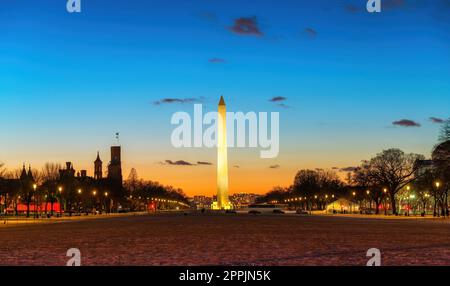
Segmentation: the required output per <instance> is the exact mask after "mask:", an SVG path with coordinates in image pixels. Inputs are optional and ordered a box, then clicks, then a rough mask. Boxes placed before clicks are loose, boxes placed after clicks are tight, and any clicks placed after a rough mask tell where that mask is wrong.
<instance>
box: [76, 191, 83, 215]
mask: <svg viewBox="0 0 450 286" xmlns="http://www.w3.org/2000/svg"><path fill="white" fill-rule="evenodd" d="M82 193H83V190H82V189H78V204H77V212H78V214H80V205H81V194H82Z"/></svg>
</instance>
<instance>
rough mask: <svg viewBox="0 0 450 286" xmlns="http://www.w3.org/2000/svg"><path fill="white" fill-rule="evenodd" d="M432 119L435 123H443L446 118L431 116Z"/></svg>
mask: <svg viewBox="0 0 450 286" xmlns="http://www.w3.org/2000/svg"><path fill="white" fill-rule="evenodd" d="M430 121H431V122H433V123H438V124H441V123H444V122H445V120H444V119H441V118H437V117H430Z"/></svg>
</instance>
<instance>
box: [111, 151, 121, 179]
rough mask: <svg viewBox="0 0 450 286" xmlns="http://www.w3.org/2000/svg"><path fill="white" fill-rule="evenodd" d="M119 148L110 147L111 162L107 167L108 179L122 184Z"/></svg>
mask: <svg viewBox="0 0 450 286" xmlns="http://www.w3.org/2000/svg"><path fill="white" fill-rule="evenodd" d="M120 152H121V149H120V146H112V147H111V162H109V165H108V178H109V179H111V180H115V181H120V182H122V162H121V156H120Z"/></svg>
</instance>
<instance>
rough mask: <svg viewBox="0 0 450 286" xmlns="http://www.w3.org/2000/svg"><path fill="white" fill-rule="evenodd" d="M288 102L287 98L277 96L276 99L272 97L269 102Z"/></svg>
mask: <svg viewBox="0 0 450 286" xmlns="http://www.w3.org/2000/svg"><path fill="white" fill-rule="evenodd" d="M286 100H287V98H286V97H283V96H275V97H272V98H271V99H270V100H269V101H271V102H280V101H286Z"/></svg>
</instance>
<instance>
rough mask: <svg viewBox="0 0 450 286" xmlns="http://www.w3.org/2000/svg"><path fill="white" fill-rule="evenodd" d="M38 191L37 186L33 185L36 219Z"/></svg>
mask: <svg viewBox="0 0 450 286" xmlns="http://www.w3.org/2000/svg"><path fill="white" fill-rule="evenodd" d="M36 189H37V185H36V184H33V190H34V218H36V216H37V196H36Z"/></svg>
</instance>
